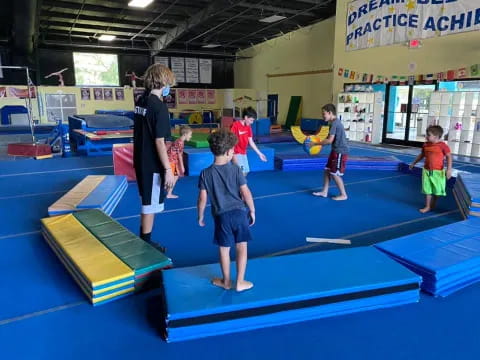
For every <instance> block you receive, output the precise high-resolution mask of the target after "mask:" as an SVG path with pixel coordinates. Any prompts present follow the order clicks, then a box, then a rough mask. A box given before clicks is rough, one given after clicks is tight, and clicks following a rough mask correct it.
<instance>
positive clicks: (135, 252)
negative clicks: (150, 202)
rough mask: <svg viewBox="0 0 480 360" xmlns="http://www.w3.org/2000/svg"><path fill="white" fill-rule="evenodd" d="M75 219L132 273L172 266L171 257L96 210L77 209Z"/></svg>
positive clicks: (138, 273)
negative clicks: (132, 271)
mask: <svg viewBox="0 0 480 360" xmlns="http://www.w3.org/2000/svg"><path fill="white" fill-rule="evenodd" d="M74 216H75V218H76V219H77V220H78V221H79V222H80V223H82V225H83V226H85V227H86V228H87V229H88V230H89V231H90V232H91V233H92V234H93V235H94V236H95V237H96V238H97V239H98V240H99V241H100V242H102V243H103V244H104V245H105V246H106V247H107V248H108V249H109V250H110V251H111V252H112V253H113V254H115V255H116V256H117V257H118V258H119V259H120V260H122V261H123V262H124V263H125V264H126V265H128V266H129V267H130V268H131V269H132V270H134V271H135V276H138V275H142V274H144V273H147V272H151V271H154V270H157V269H161V268H164V267H167V266H170V265H172V261H171V259H169V258H168V257H166V256H165V255H164V254H163V253H161V252H160V251H159V250H157V249H156V248H154V247H153V246H151V245H150V244H148V243H146V242H145V241H143V240H142V239H140V238H139V237H138V236H136V235H135V234H133V233H132V232H130V231H129V230H127V229H126V228H125V227H123V226H122V225H121V224H119V223H118V222H116V221H115V220H113V219H112V218H111V217H110V216H108V215H106V214H105V213H103V212H102V211H100V210H98V209H92V210H85V211H79V212H76V213H74Z"/></svg>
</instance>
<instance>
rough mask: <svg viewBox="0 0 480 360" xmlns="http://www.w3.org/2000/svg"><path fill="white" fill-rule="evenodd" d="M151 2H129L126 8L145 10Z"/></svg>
mask: <svg viewBox="0 0 480 360" xmlns="http://www.w3.org/2000/svg"><path fill="white" fill-rule="evenodd" d="M152 2H153V0H131V1H130V2H129V3H128V6H131V7H137V8H145V7H147V6H148V5H150V4H151V3H152Z"/></svg>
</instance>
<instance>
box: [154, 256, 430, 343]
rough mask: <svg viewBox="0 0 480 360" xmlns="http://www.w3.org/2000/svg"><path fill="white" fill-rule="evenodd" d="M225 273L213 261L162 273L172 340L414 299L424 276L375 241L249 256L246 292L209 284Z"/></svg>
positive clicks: (393, 304) (380, 306)
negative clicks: (373, 243)
mask: <svg viewBox="0 0 480 360" xmlns="http://www.w3.org/2000/svg"><path fill="white" fill-rule="evenodd" d="M234 266H235V264H233V265H232V269H233V267H234ZM219 272H220V269H219V266H218V264H211V265H201V266H195V267H188V268H178V269H172V270H169V271H165V272H164V273H163V286H164V296H165V313H166V319H165V321H166V338H167V341H171V342H173V341H181V340H187V339H195V338H201V337H206V336H212V335H219V334H226V333H232V332H238V331H246V330H251V329H257V328H263V327H269V326H276V325H283V324H290V323H295V322H300V321H306V320H312V319H318V318H322V317H327V316H335V315H341V314H347V313H353V312H359V311H365V310H373V309H379V308H385V307H391V306H397V305H402V304H408V303H414V302H418V300H419V291H420V288H419V287H420V280H421V279H420V277H419V276H417V275H416V274H414V273H412V272H411V271H409V270H408V269H406V268H405V267H403V266H401V265H400V264H398V263H396V262H395V261H393V260H392V259H390V258H389V257H388V256H386V255H385V254H382V253H381V252H380V251H378V250H376V249H375V248H374V247H357V248H351V249H345V250H334V251H322V252H316V253H307V254H299V255H289V256H278V257H271V258H259V259H254V260H250V261H249V263H248V269H247V279H249V280H251V281H252V282H253V283H254V287H253V288H252V289H251V290H248V291H245V292H241V293H237V292H236V291H235V290H228V291H227V290H223V289H221V288H218V287H215V286H213V285H211V283H210V280H211V278H213V277H215V276H217V277H218V276H219V275H220V274H219ZM232 273H233V274H234V272H232ZM185 299H188V301H185Z"/></svg>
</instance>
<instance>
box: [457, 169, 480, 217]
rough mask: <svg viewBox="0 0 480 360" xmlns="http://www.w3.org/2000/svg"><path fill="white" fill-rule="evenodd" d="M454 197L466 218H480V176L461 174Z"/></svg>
mask: <svg viewBox="0 0 480 360" xmlns="http://www.w3.org/2000/svg"><path fill="white" fill-rule="evenodd" d="M453 195H454V196H455V200H456V201H457V204H458V206H459V208H460V211H461V212H462V214H463V216H464V217H465V218H468V217H471V216H480V175H479V174H459V175H458V177H457V181H456V182H455V186H454V187H453Z"/></svg>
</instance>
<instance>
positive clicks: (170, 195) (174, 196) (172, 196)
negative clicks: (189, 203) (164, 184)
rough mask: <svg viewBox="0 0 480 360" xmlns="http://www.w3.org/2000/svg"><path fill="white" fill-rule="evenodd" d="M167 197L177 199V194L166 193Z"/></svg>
mask: <svg viewBox="0 0 480 360" xmlns="http://www.w3.org/2000/svg"><path fill="white" fill-rule="evenodd" d="M167 199H178V195H175V194H167Z"/></svg>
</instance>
